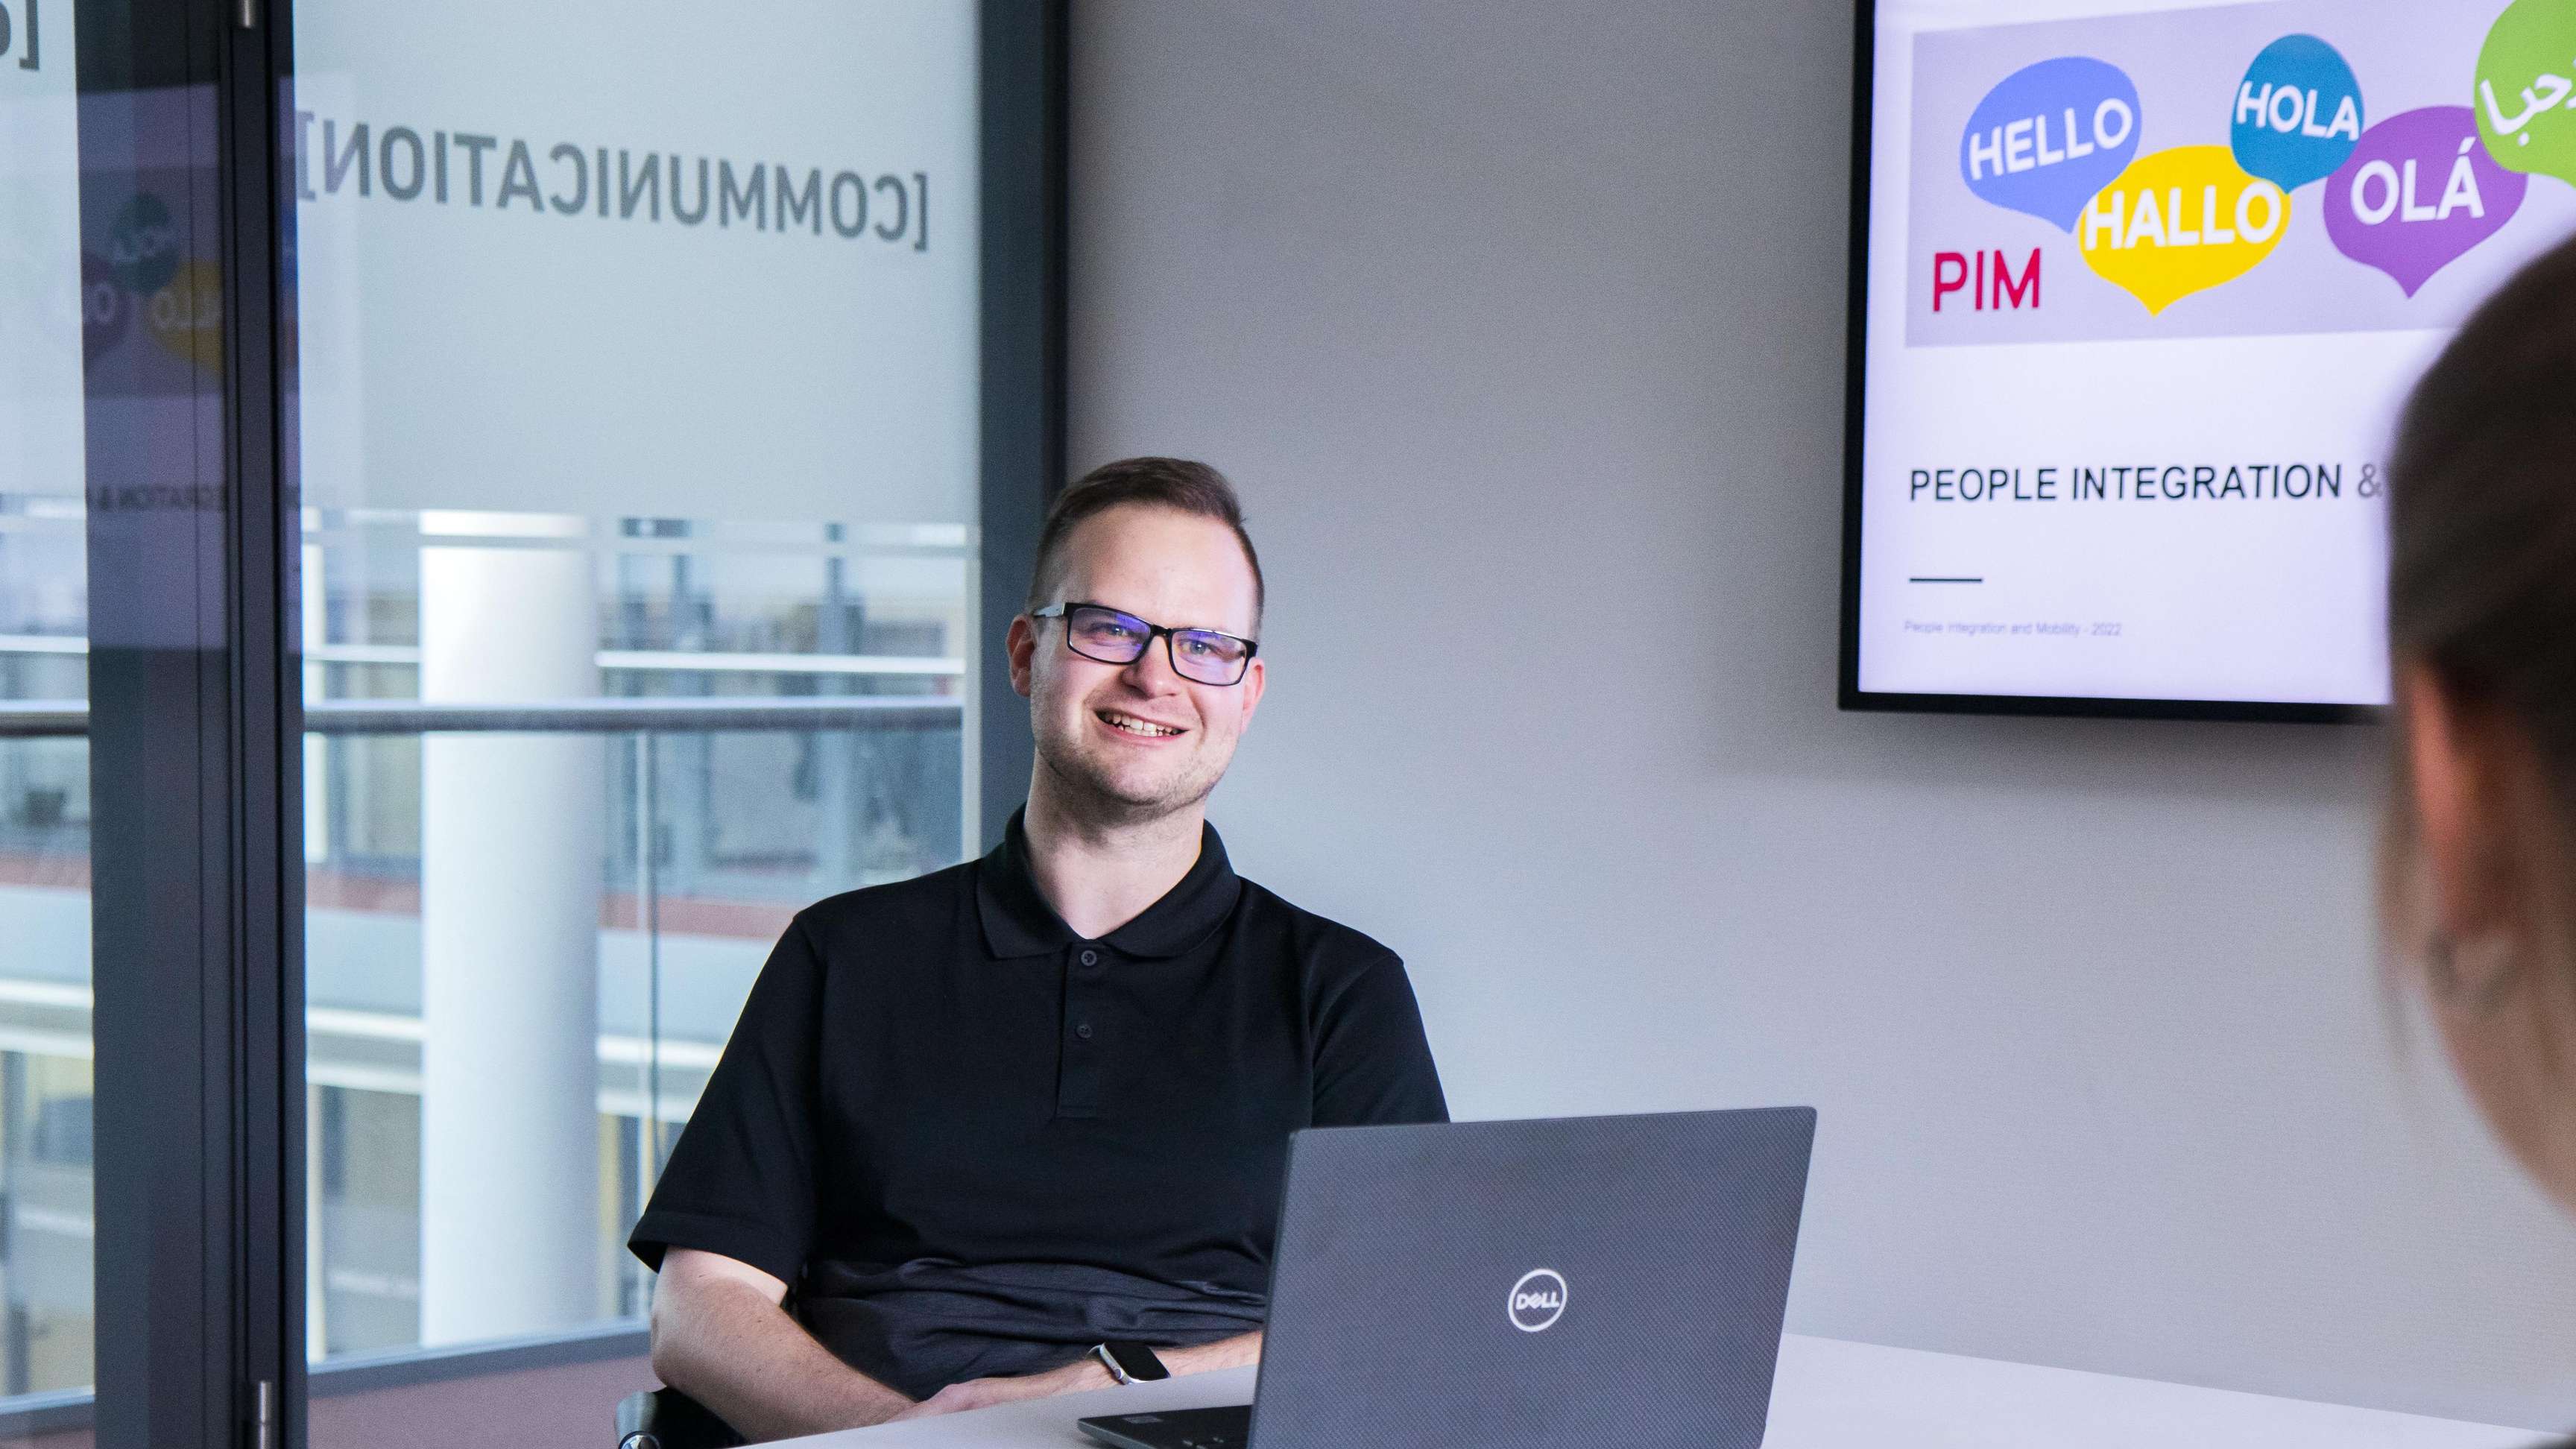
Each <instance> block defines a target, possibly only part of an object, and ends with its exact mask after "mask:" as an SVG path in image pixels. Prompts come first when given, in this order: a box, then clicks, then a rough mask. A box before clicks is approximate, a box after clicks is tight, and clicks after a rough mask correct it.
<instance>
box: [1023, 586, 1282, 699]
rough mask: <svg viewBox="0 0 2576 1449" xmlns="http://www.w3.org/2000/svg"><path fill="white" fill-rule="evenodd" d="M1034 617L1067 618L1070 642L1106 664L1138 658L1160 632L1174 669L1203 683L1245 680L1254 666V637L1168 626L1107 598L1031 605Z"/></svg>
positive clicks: (1085, 655)
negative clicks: (1097, 601) (1114, 604)
mask: <svg viewBox="0 0 2576 1449" xmlns="http://www.w3.org/2000/svg"><path fill="white" fill-rule="evenodd" d="M1029 617H1030V618H1032V619H1062V620H1064V647H1066V648H1067V649H1070V650H1072V651H1073V652H1074V653H1076V654H1079V655H1081V656H1082V657H1083V658H1085V659H1097V660H1099V661H1100V662H1101V663H1103V664H1133V663H1135V662H1136V661H1137V660H1139V659H1142V658H1144V657H1145V651H1146V650H1148V649H1151V648H1153V647H1154V640H1155V639H1156V637H1158V636H1159V637H1161V638H1162V639H1165V640H1167V641H1169V642H1168V643H1167V644H1166V645H1165V646H1164V647H1165V648H1166V649H1167V650H1168V651H1169V652H1170V654H1171V656H1172V672H1173V673H1175V674H1178V675H1180V676H1181V677H1182V678H1184V679H1194V680H1197V681H1198V682H1199V683H1201V684H1240V683H1242V682H1243V674H1244V671H1245V670H1247V669H1250V668H1251V667H1252V654H1253V651H1254V650H1256V649H1259V648H1260V647H1261V646H1260V645H1259V644H1257V643H1255V642H1253V641H1252V640H1250V639H1238V638H1236V637H1235V636H1233V635H1232V634H1220V633H1218V632H1217V631H1216V630H1214V629H1166V628H1164V627H1163V626H1162V625H1160V624H1148V623H1146V622H1145V621H1144V620H1142V619H1139V618H1137V617H1136V616H1135V615H1133V614H1122V613H1120V612H1118V611H1117V610H1116V609H1113V608H1110V607H1109V606H1108V605H1106V604H1050V605H1048V606H1047V607H1046V608H1043V609H1031V610H1029Z"/></svg>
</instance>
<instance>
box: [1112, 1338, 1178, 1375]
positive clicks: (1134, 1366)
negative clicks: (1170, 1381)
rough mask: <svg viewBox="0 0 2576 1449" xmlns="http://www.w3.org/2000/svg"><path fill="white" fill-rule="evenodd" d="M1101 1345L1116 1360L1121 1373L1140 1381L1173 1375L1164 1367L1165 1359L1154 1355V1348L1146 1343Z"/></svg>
mask: <svg viewBox="0 0 2576 1449" xmlns="http://www.w3.org/2000/svg"><path fill="white" fill-rule="evenodd" d="M1100 1347H1101V1350H1102V1351H1103V1352H1105V1353H1107V1354H1108V1355H1109V1357H1110V1358H1111V1359H1113V1360H1115V1361H1116V1363H1117V1365H1118V1371H1119V1372H1120V1373H1123V1374H1125V1375H1126V1376H1127V1377H1129V1378H1131V1379H1134V1380H1136V1381H1138V1382H1140V1383H1142V1382H1147V1381H1150V1380H1153V1379H1167V1378H1170V1377H1171V1376H1172V1371H1171V1370H1170V1369H1167V1368H1165V1367H1163V1361H1162V1360H1161V1359H1159V1358H1156V1357H1155V1356H1154V1350H1153V1349H1152V1348H1150V1347H1148V1346H1146V1345H1144V1344H1141V1343H1125V1342H1119V1343H1104V1344H1102V1345H1101V1346H1100Z"/></svg>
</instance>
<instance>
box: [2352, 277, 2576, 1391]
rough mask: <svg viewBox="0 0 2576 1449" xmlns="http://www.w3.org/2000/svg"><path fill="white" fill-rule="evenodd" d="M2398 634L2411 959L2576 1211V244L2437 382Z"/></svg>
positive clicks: (2509, 1144) (2393, 529)
mask: <svg viewBox="0 0 2576 1449" xmlns="http://www.w3.org/2000/svg"><path fill="white" fill-rule="evenodd" d="M2388 631H2389V647H2390V655H2391V663H2392V667H2393V670H2394V680H2393V683H2394V703H2395V706H2396V717H2397V725H2398V728H2397V732H2396V738H2397V760H2396V764H2397V785H2396V788H2395V789H2394V790H2393V791H2392V795H2391V799H2390V808H2389V813H2388V827H2387V838H2386V842H2385V848H2384V853H2383V861H2382V882H2381V900H2382V904H2383V907H2384V910H2385V913H2386V920H2387V927H2388V933H2389V940H2390V944H2391V945H2392V947H2393V948H2394V950H2395V953H2396V957H2397V959H2398V960H2400V961H2401V962H2403V963H2405V965H2404V966H2403V967H2402V970H2403V971H2404V974H2405V975H2406V976H2407V977H2408V978H2410V979H2411V980H2413V981H2414V982H2415V983H2416V984H2417V985H2418V986H2420V988H2421V991H2422V995H2423V996H2424V998H2425V1000H2426V1002H2427V1005H2428V1007H2429V1010H2430V1013H2431V1015H2432V1018H2433V1020H2434V1021H2435V1023H2436V1024H2437V1025H2438V1027H2439V1029H2440V1032H2441V1035H2442V1039H2443V1041H2444V1044H2445V1045H2446V1047H2447V1048H2448V1050H2449V1054H2450V1057H2451V1060H2452V1062H2453V1064H2454V1065H2455V1066H2456V1067H2457V1068H2458V1070H2459V1073H2460V1076H2461V1078H2462V1079H2463V1080H2464V1081H2465V1082H2466V1083H2467V1085H2468V1089H2469V1093H2470V1095H2471V1096H2472V1097H2473V1098H2474V1099H2475V1100H2476V1102H2477V1104H2478V1107H2479V1108H2480V1110H2481V1111H2482V1112H2484V1114H2485V1116H2486V1119H2487V1121H2488V1123H2489V1124H2491V1125H2492V1126H2493V1128H2494V1129H2495V1133H2496V1135H2497V1136H2498V1137H2499V1138H2500V1139H2501V1140H2502V1141H2503V1143H2504V1145H2505V1146H2506V1148H2507V1149H2508V1150H2510V1151H2511V1152H2512V1154H2513V1156H2514V1157H2515V1158H2516V1159H2517V1160H2518V1161H2519V1162H2520V1163H2521V1164H2522V1165H2523V1167H2524V1168H2526V1169H2527V1170H2529V1171H2530V1173H2531V1174H2532V1176H2533V1177H2535V1178H2536V1179H2538V1180H2539V1182H2540V1183H2541V1184H2542V1185H2543V1186H2544V1187H2546V1188H2547V1189H2548V1191H2549V1192H2550V1194H2551V1195H2552V1196H2553V1197H2555V1198H2556V1199H2557V1200H2558V1201H2559V1203H2560V1204H2561V1205H2562V1206H2564V1207H2566V1208H2568V1209H2569V1210H2570V1211H2576V241H2570V242H2568V243H2566V244H2564V245H2561V246H2560V247H2558V248H2557V249H2556V250H2554V251H2552V252H2550V253H2548V254H2547V255H2545V256H2543V257H2541V258H2540V259H2539V260H2538V261H2536V262H2534V263H2532V264H2531V265H2530V266H2529V267H2527V268H2525V269H2524V270H2523V271H2522V272H2521V273H2520V274H2519V275H2518V276H2516V277H2515V278H2514V279H2513V280H2512V281H2511V282H2509V283H2508V284H2506V286H2505V287H2504V288H2503V289H2502V290H2501V291H2499V292H2498V293H2497V294H2496V295H2495V296H2494V297H2493V298H2491V299H2490V300H2489V301H2488V302H2487V303H2486V305H2485V306H2483V307H2481V308H2480V309H2479V310H2478V312H2477V315H2476V316H2474V317H2472V318H2471V319H2470V320H2469V323H2468V325H2467V326H2465V327H2463V328H2462V329H2461V330H2460V333H2459V335H2458V336H2456V337H2455V338H2453V339H2452V341H2451V343H2450V345H2449V346H2448V347H2447V348H2445V349H2444V350H2443V353H2442V356H2441V358H2440V360H2439V361H2437V362H2436V363H2435V364H2434V365H2433V367H2432V370H2431V371H2429V372H2427V373H2426V374H2425V376H2424V378H2423V380H2422V381H2421V382H2420V383H2418V384H2417V385H2416V388H2415V392H2414V395H2413V397H2412V398H2411V399H2410V400H2409V402H2408V404H2407V407H2406V412H2405V416H2404V419H2403V421H2402V423H2401V424H2400V427H2399V432H2398V439H2397V449H2396V453H2395V456H2394V458H2393V459H2392V460H2391V463H2390V467H2389V584H2388ZM2571 1442H2576V1441H2571Z"/></svg>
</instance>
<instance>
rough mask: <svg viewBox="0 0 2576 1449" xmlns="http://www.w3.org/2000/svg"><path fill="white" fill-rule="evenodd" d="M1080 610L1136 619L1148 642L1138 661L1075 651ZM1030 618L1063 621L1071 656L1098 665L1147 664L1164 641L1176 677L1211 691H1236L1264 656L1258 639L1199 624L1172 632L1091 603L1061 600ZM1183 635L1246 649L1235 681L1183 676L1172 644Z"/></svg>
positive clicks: (1141, 648)
mask: <svg viewBox="0 0 2576 1449" xmlns="http://www.w3.org/2000/svg"><path fill="white" fill-rule="evenodd" d="M1076 609H1098V610H1099V611H1100V612H1102V613H1104V614H1115V615H1117V616H1118V617H1119V618H1121V619H1134V620H1135V621H1136V622H1137V623H1139V624H1142V625H1143V626H1144V627H1145V642H1144V643H1143V644H1142V645H1140V646H1138V648H1137V650H1136V657H1135V658H1133V659H1103V658H1101V657H1100V656H1099V655H1097V654H1085V653H1083V652H1082V651H1081V650H1079V649H1076V648H1074V647H1073V611H1074V610H1076ZM1029 617H1030V618H1032V619H1062V620H1063V621H1064V626H1065V627H1064V647H1065V649H1066V650H1067V652H1069V653H1071V654H1073V655H1074V656H1075V657H1076V658H1079V659H1088V660H1090V661H1091V662H1092V663H1094V664H1115V665H1117V666H1119V667H1120V668H1122V669H1123V668H1127V667H1129V666H1132V665H1136V664H1141V663H1143V662H1144V659H1145V656H1146V655H1148V654H1150V653H1152V652H1153V650H1154V641H1155V640H1156V639H1160V640H1162V641H1163V657H1164V658H1165V659H1166V660H1169V661H1170V662H1171V666H1172V673H1173V674H1174V675H1176V676H1178V677H1179V678H1182V679H1186V680H1188V681H1189V682H1190V683H1192V684H1204V685H1206V686H1208V687H1209V688H1211V689H1232V688H1234V687H1235V686H1236V685H1239V684H1241V683H1243V681H1244V679H1245V678H1246V676H1248V675H1250V674H1251V673H1252V659H1253V656H1254V655H1256V654H1259V653H1260V652H1261V641H1260V640H1258V639H1246V638H1244V637H1243V636H1242V635H1240V634H1229V633H1227V632H1225V631H1224V630H1223V629H1208V628H1202V627H1200V626H1198V625H1195V624H1189V625H1183V626H1181V627H1179V628H1170V627H1166V626H1164V625H1161V624H1157V623H1155V622H1154V621H1152V620H1151V619H1145V618H1139V617H1138V616H1136V615H1134V614H1130V613H1128V612H1127V611H1126V610H1125V609H1121V608H1117V607H1115V606H1114V605H1110V604H1103V603H1099V602H1096V601H1094V600H1090V599H1065V600H1061V601H1059V602H1056V603H1053V604H1049V605H1047V606H1046V607H1045V608H1043V609H1031V610H1029ZM1183 634H1210V635H1214V636H1215V637H1217V638H1219V639H1231V640H1233V641H1234V642H1235V643H1237V644H1240V645H1242V646H1243V667H1242V668H1241V669H1238V670H1236V671H1235V675H1234V677H1233V678H1232V679H1229V680H1227V681H1225V682H1224V683H1223V684H1219V683H1217V682H1216V681H1215V680H1212V679H1201V678H1199V677H1198V676H1197V675H1194V674H1187V673H1183V672H1182V670H1181V657H1180V656H1179V655H1178V654H1175V653H1173V652H1172V651H1173V649H1174V647H1175V646H1174V644H1173V642H1172V641H1173V640H1175V639H1177V638H1178V637H1180V636H1181V635H1183Z"/></svg>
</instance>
